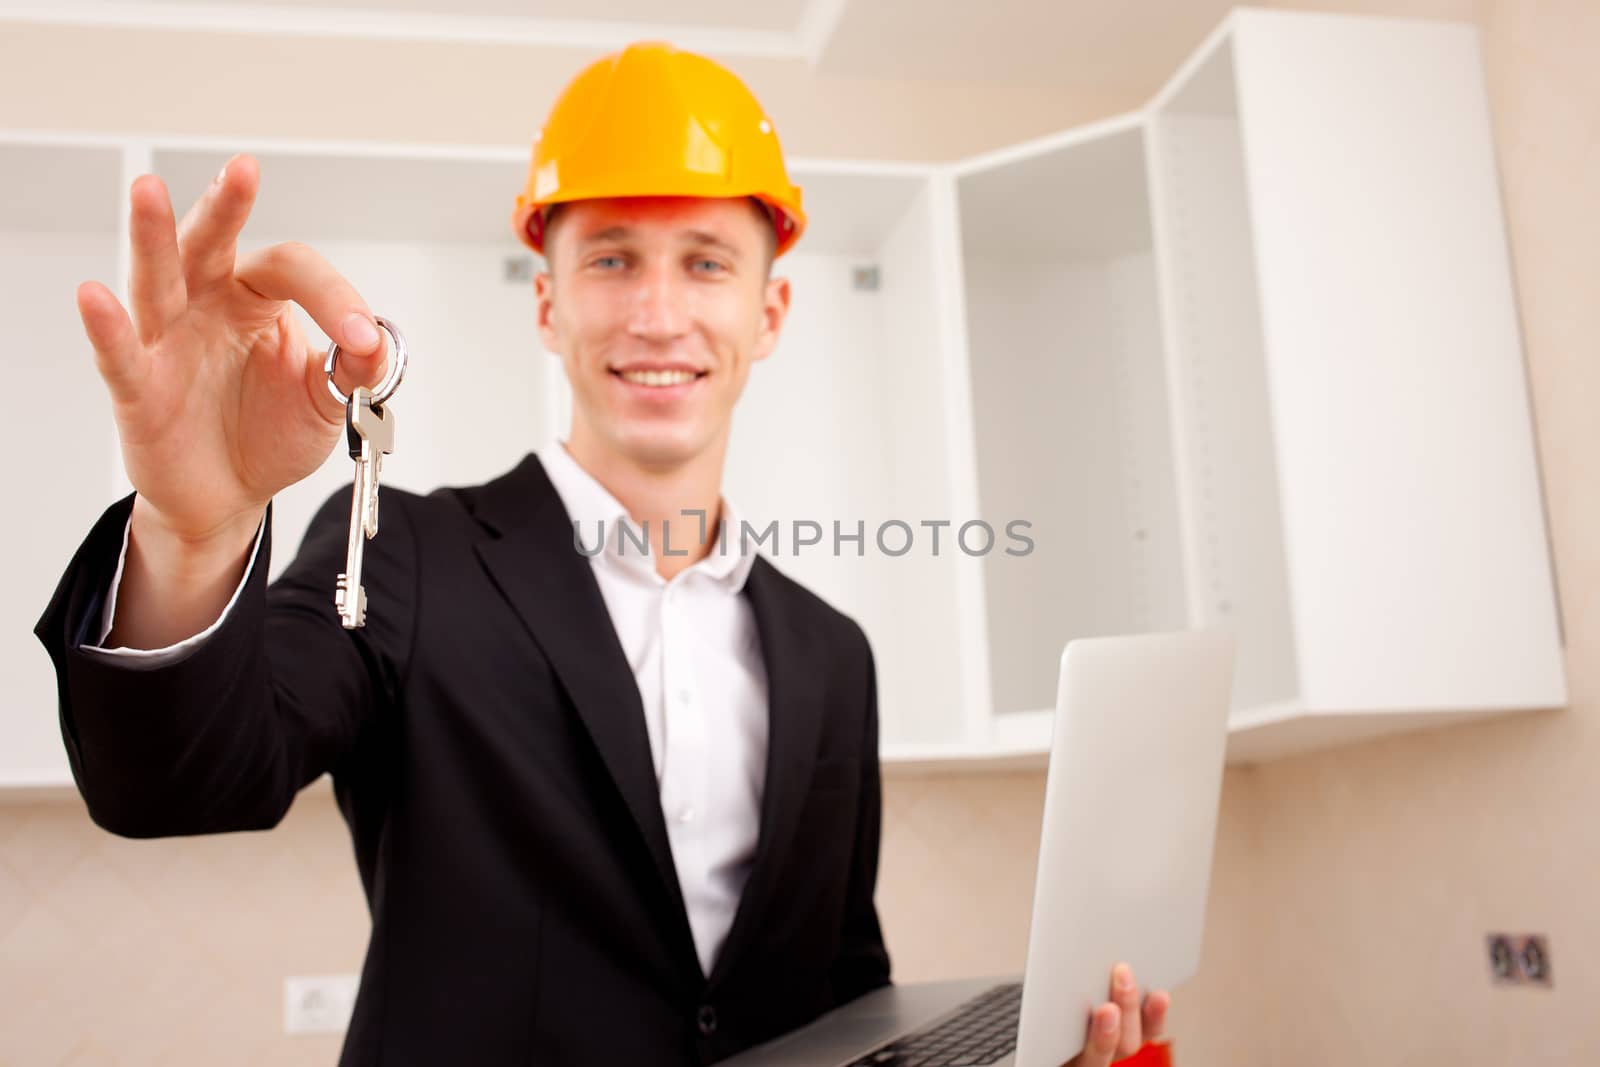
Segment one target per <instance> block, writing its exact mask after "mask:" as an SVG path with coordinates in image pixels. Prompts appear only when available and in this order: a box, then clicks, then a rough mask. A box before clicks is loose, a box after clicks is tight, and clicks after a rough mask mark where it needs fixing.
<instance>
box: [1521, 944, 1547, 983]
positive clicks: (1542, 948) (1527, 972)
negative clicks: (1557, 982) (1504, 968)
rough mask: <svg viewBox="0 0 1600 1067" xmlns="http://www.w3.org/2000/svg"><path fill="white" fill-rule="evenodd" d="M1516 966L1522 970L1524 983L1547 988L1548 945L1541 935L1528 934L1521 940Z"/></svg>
mask: <svg viewBox="0 0 1600 1067" xmlns="http://www.w3.org/2000/svg"><path fill="white" fill-rule="evenodd" d="M1517 964H1518V965H1519V966H1520V967H1521V968H1522V978H1523V980H1524V981H1527V982H1532V983H1533V984H1534V985H1542V986H1549V985H1551V984H1552V983H1551V981H1550V944H1549V942H1548V941H1547V940H1546V939H1545V936H1544V935H1543V934H1529V935H1528V936H1527V937H1525V938H1523V939H1522V945H1521V947H1520V948H1519V949H1518V950H1517Z"/></svg>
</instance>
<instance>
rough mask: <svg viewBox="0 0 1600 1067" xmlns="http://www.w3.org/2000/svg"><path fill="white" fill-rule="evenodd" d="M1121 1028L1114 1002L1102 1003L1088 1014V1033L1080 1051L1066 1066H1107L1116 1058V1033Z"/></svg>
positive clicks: (1120, 1013) (1118, 1010)
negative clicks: (1092, 1012)
mask: <svg viewBox="0 0 1600 1067" xmlns="http://www.w3.org/2000/svg"><path fill="white" fill-rule="evenodd" d="M1121 1029H1122V1012H1121V1010H1120V1009H1119V1008H1118V1007H1117V1006H1116V1005H1115V1004H1102V1005H1100V1006H1099V1007H1098V1008H1096V1009H1095V1010H1094V1014H1092V1015H1090V1016H1089V1033H1088V1035H1087V1037H1086V1040H1085V1041H1084V1045H1083V1051H1082V1052H1080V1053H1079V1054H1078V1055H1077V1056H1076V1057H1075V1058H1074V1059H1073V1061H1072V1063H1071V1064H1069V1065H1068V1067H1109V1065H1110V1064H1111V1061H1112V1060H1114V1059H1116V1058H1117V1033H1118V1032H1119V1031H1120V1030H1121Z"/></svg>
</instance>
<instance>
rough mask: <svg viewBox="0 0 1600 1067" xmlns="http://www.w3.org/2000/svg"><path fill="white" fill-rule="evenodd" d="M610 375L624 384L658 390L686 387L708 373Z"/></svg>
mask: <svg viewBox="0 0 1600 1067" xmlns="http://www.w3.org/2000/svg"><path fill="white" fill-rule="evenodd" d="M611 373H612V374H613V375H614V376H616V377H618V378H621V379H622V380H623V381H625V382H630V383H632V384H634V385H647V386H651V387H654V388H658V389H659V388H666V387H668V386H673V385H687V384H689V383H690V382H694V381H698V380H700V379H701V378H704V377H705V376H706V374H707V373H709V372H708V371H692V370H630V371H620V370H613V371H611Z"/></svg>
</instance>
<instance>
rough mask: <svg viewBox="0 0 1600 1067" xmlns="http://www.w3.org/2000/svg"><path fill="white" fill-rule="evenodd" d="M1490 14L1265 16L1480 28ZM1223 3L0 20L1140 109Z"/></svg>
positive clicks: (32, 5) (21, 15) (610, 2)
mask: <svg viewBox="0 0 1600 1067" xmlns="http://www.w3.org/2000/svg"><path fill="white" fill-rule="evenodd" d="M1487 2H1489V0H1320V2H1319V0H1265V3H1263V4H1262V5H1261V6H1269V7H1303V8H1314V9H1320V10H1342V11H1382V12H1384V13H1388V14H1410V15H1424V16H1429V17H1439V18H1457V19H1471V18H1475V17H1478V16H1479V15H1480V13H1481V10H1482V8H1483V5H1484V4H1485V3H1487ZM1230 6H1232V5H1231V4H1230V3H1228V2H1227V0H984V2H982V3H972V2H970V0H962V2H958V0H332V2H323V0H0V20H4V19H13V20H15V19H23V20H27V21H34V22H49V23H76V24H88V25H126V26H149V27H158V28H170V29H196V30H224V31H234V32H261V33H288V34H303V35H313V36H361V37H376V38H391V39H392V38H405V39H413V40H419V39H420V40H466V41H481V42H484V43H498V44H508V43H509V44H518V43H521V44H530V45H551V46H569V47H577V48H592V49H597V50H598V49H611V48H615V47H618V46H620V45H621V44H624V43H626V42H628V41H631V40H638V39H642V38H669V39H671V40H673V41H674V42H675V43H677V44H679V45H680V46H681V47H684V48H689V49H692V50H695V51H701V52H706V53H708V54H712V55H718V56H722V57H727V58H733V57H741V56H759V57H768V58H789V59H794V60H798V61H802V62H805V63H807V64H810V65H811V66H812V67H814V68H815V69H816V71H817V72H818V73H820V74H825V75H839V76H847V77H864V78H879V79H892V80H897V81H931V82H941V83H947V84H979V85H990V86H1006V87H1017V88H1035V89H1037V88H1048V89H1065V90H1069V91H1082V92H1085V93H1094V94H1099V95H1107V94H1111V95H1115V94H1119V93H1121V94H1126V93H1134V94H1139V95H1143V94H1148V93H1150V92H1153V91H1154V90H1155V89H1156V88H1157V87H1159V86H1160V84H1161V83H1162V81H1163V80H1164V79H1165V77H1166V76H1167V75H1169V74H1171V73H1172V71H1173V70H1174V69H1175V68H1176V67H1177V66H1178V65H1179V64H1180V63H1181V62H1182V61H1183V59H1184V58H1185V57H1186V56H1187V55H1188V54H1189V53H1190V52H1191V51H1192V50H1193V49H1194V47H1195V45H1197V44H1198V43H1199V42H1200V41H1201V40H1202V39H1203V38H1204V36H1205V35H1206V33H1207V32H1208V31H1209V30H1210V29H1211V28H1212V27H1214V26H1215V25H1216V24H1217V23H1218V22H1219V21H1220V20H1221V19H1222V17H1223V15H1224V14H1226V12H1227V10H1228V9H1229V7H1230Z"/></svg>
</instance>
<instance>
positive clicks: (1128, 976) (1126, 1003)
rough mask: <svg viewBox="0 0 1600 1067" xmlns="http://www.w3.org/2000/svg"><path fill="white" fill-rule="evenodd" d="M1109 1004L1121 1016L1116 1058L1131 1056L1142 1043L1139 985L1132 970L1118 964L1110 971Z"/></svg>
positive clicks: (1123, 964)
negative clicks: (1115, 1008) (1114, 1006)
mask: <svg viewBox="0 0 1600 1067" xmlns="http://www.w3.org/2000/svg"><path fill="white" fill-rule="evenodd" d="M1111 1002H1112V1003H1113V1004H1115V1005H1116V1006H1117V1010H1118V1011H1119V1012H1120V1013H1121V1015H1122V1031H1121V1033H1120V1034H1119V1035H1118V1038H1117V1056H1118V1058H1121V1057H1123V1056H1132V1055H1133V1054H1134V1053H1135V1052H1138V1051H1139V1046H1140V1045H1141V1044H1143V1043H1144V1030H1143V1028H1142V1026H1141V1020H1140V1012H1139V984H1138V983H1137V982H1135V981H1134V979H1133V968H1131V967H1129V966H1128V965H1127V964H1126V963H1119V964H1117V965H1116V966H1115V967H1113V968H1112V969H1111Z"/></svg>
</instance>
